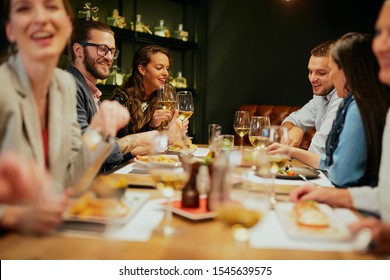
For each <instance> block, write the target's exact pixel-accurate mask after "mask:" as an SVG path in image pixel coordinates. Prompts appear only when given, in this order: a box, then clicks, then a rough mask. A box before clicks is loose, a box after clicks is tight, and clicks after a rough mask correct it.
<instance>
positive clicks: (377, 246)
mask: <svg viewBox="0 0 390 280" xmlns="http://www.w3.org/2000/svg"><path fill="white" fill-rule="evenodd" d="M363 228H369V229H370V230H371V233H372V242H373V245H374V246H373V247H372V248H371V249H372V250H373V251H375V252H378V253H390V224H386V223H384V222H382V221H381V220H378V219H376V218H365V219H361V220H359V221H358V222H356V223H353V224H350V225H349V229H350V230H351V232H352V233H353V234H357V233H358V232H359V231H360V230H362V229H363Z"/></svg>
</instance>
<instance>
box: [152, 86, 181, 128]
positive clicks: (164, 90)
mask: <svg viewBox="0 0 390 280" xmlns="http://www.w3.org/2000/svg"><path fill="white" fill-rule="evenodd" d="M176 102H177V100H176V90H175V88H174V87H173V86H172V85H171V84H164V85H163V86H162V87H161V88H160V89H159V90H157V110H170V111H172V115H173V114H174V113H175V109H176ZM171 121H172V118H170V119H169V120H166V121H163V122H161V127H162V128H163V129H167V128H168V126H169V123H170V122H171Z"/></svg>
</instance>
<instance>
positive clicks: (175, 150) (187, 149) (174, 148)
mask: <svg viewBox="0 0 390 280" xmlns="http://www.w3.org/2000/svg"><path fill="white" fill-rule="evenodd" d="M197 148H198V146H197V145H195V144H190V145H189V146H188V147H183V146H177V145H170V146H169V147H168V152H169V153H178V154H183V153H190V154H192V153H193V152H195V151H196V149H197Z"/></svg>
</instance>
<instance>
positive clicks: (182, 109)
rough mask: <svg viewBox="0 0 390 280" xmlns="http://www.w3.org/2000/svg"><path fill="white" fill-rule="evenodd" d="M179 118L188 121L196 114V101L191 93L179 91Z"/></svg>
mask: <svg viewBox="0 0 390 280" xmlns="http://www.w3.org/2000/svg"><path fill="white" fill-rule="evenodd" d="M177 109H178V110H179V116H178V118H179V119H180V120H182V121H184V120H188V119H189V118H190V117H191V116H192V114H193V113H194V100H193V98H192V93H191V91H179V92H178V93H177Z"/></svg>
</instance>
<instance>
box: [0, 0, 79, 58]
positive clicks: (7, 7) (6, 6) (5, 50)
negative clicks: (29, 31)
mask: <svg viewBox="0 0 390 280" xmlns="http://www.w3.org/2000/svg"><path fill="white" fill-rule="evenodd" d="M62 2H63V4H64V7H65V11H66V13H67V14H68V16H69V17H70V19H71V21H73V17H74V14H73V9H72V5H71V4H70V1H69V0H62ZM2 4H3V5H2V9H1V12H0V17H1V24H0V25H1V30H0V38H2V39H1V41H0V43H1V44H0V64H1V63H3V62H4V61H6V60H7V59H8V57H9V56H10V55H12V54H14V53H16V46H15V44H13V43H11V42H9V41H8V40H7V36H6V32H5V28H6V25H7V22H8V21H9V20H10V13H11V0H3V3H2Z"/></svg>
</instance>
